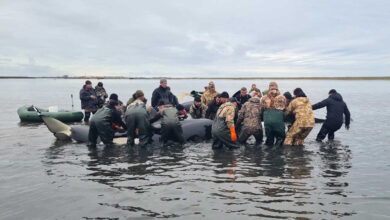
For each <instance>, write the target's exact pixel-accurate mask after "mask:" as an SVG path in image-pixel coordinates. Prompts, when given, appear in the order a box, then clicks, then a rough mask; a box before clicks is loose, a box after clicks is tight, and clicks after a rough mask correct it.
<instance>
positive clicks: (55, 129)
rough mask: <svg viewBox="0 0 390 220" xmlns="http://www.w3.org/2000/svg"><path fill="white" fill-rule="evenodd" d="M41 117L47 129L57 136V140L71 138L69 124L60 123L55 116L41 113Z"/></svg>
mask: <svg viewBox="0 0 390 220" xmlns="http://www.w3.org/2000/svg"><path fill="white" fill-rule="evenodd" d="M41 118H42V120H43V122H44V123H45V125H46V127H47V128H48V129H49V131H50V132H51V133H53V134H54V136H55V137H56V138H58V139H59V140H69V139H71V134H72V132H71V130H70V126H68V125H67V124H64V123H62V122H61V121H59V120H57V119H55V118H51V117H48V116H43V115H41Z"/></svg>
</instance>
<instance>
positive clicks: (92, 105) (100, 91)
mask: <svg viewBox="0 0 390 220" xmlns="http://www.w3.org/2000/svg"><path fill="white" fill-rule="evenodd" d="M107 97H108V95H107V92H106V90H105V89H104V87H103V83H102V82H98V84H97V86H96V87H95V88H93V85H92V82H91V81H89V80H87V81H85V84H84V85H83V87H82V88H81V90H80V100H81V109H83V110H84V121H85V122H88V121H89V118H90V117H91V113H92V114H95V113H96V111H97V110H98V109H100V108H102V107H103V105H104V103H105V102H106V99H107Z"/></svg>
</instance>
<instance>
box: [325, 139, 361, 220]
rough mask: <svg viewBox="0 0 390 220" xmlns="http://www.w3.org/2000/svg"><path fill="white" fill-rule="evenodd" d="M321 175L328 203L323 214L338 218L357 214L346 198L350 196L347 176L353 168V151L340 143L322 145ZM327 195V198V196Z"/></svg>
mask: <svg viewBox="0 0 390 220" xmlns="http://www.w3.org/2000/svg"><path fill="white" fill-rule="evenodd" d="M320 158H321V161H322V163H321V166H320V171H321V172H320V175H321V177H322V178H323V181H324V182H323V184H324V185H323V189H322V190H321V191H323V192H324V198H321V199H322V200H324V201H325V202H326V203H328V204H327V205H326V206H325V207H326V208H325V209H324V210H322V212H324V213H328V214H329V213H330V214H331V215H333V216H337V217H338V218H340V217H343V216H351V215H353V214H356V212H355V211H353V210H352V208H353V207H351V206H350V204H349V203H348V202H342V201H345V199H342V198H344V197H347V196H348V191H347V188H348V186H349V183H348V182H347V178H346V176H347V174H348V173H349V169H350V168H351V161H350V160H351V151H350V149H349V147H348V146H345V145H341V144H340V143H339V142H338V141H334V142H330V143H321V144H320ZM325 195H326V196H325Z"/></svg>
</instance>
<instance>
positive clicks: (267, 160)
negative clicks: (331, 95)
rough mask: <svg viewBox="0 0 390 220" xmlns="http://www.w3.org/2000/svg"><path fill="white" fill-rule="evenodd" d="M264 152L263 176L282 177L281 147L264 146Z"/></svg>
mask: <svg viewBox="0 0 390 220" xmlns="http://www.w3.org/2000/svg"><path fill="white" fill-rule="evenodd" d="M263 154H264V161H263V164H262V165H263V167H264V173H263V175H264V176H269V177H282V176H283V174H284V166H285V164H286V163H285V161H284V155H283V147H265V148H264V150H263Z"/></svg>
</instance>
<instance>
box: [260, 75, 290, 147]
mask: <svg viewBox="0 0 390 220" xmlns="http://www.w3.org/2000/svg"><path fill="white" fill-rule="evenodd" d="M260 106H261V114H262V116H263V121H264V128H265V135H266V137H267V139H266V141H265V144H266V145H267V146H273V145H277V146H282V145H283V141H284V137H285V136H286V134H285V125H284V117H283V111H284V109H285V108H286V98H285V97H284V96H282V95H280V92H279V89H278V84H277V83H276V82H271V83H270V84H269V88H268V92H267V95H265V96H263V97H262V98H261V101H260Z"/></svg>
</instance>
